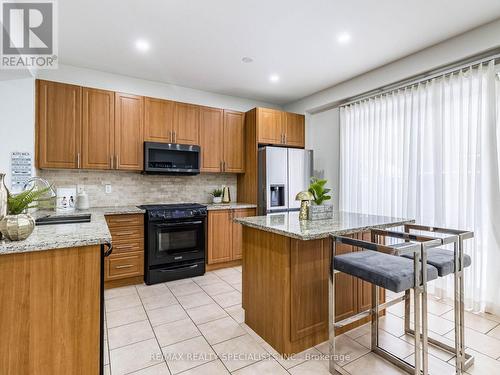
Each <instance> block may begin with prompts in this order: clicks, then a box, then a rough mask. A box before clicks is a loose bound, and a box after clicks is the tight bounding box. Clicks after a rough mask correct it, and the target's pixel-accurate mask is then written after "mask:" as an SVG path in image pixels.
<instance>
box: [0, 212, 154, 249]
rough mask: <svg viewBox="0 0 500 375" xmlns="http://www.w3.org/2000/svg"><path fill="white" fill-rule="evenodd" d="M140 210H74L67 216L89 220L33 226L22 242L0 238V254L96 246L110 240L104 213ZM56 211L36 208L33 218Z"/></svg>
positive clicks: (114, 213)
mask: <svg viewBox="0 0 500 375" xmlns="http://www.w3.org/2000/svg"><path fill="white" fill-rule="evenodd" d="M140 213H144V210H142V209H140V208H137V207H135V206H125V207H96V208H91V209H89V210H82V211H75V212H74V213H71V215H85V214H90V215H91V221H90V223H76V224H54V225H41V226H35V230H34V231H33V233H32V234H31V236H29V237H28V238H27V239H26V240H24V241H9V240H6V239H3V240H0V255H4V254H14V253H23V252H30V251H43V250H51V249H62V248H69V247H80V246H92V245H100V244H103V243H106V242H111V234H110V233H109V229H108V225H107V223H106V219H105V218H104V215H119V214H140ZM48 214H50V215H56V216H57V215H68V214H69V213H64V214H63V213H61V214H57V213H55V212H54V211H37V212H35V213H34V214H33V217H35V218H37V217H42V216H46V215H48Z"/></svg>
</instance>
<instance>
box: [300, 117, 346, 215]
mask: <svg viewBox="0 0 500 375" xmlns="http://www.w3.org/2000/svg"><path fill="white" fill-rule="evenodd" d="M306 148H308V149H313V150H314V174H315V176H317V177H323V178H326V179H327V180H328V185H327V186H328V187H329V188H332V189H333V196H332V199H333V204H334V207H335V208H338V207H339V165H340V163H339V156H340V155H339V150H340V124H339V109H338V108H334V109H331V110H329V111H324V112H321V113H316V114H308V115H306Z"/></svg>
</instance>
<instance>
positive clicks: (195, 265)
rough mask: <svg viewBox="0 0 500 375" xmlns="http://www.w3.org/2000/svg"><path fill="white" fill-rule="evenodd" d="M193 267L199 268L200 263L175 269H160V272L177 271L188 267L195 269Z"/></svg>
mask: <svg viewBox="0 0 500 375" xmlns="http://www.w3.org/2000/svg"><path fill="white" fill-rule="evenodd" d="M193 268H198V265H197V264H192V265H191V266H187V267H179V268H173V269H169V270H158V271H160V272H177V271H179V270H187V269H193Z"/></svg>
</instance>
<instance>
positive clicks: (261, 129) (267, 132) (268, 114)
mask: <svg viewBox="0 0 500 375" xmlns="http://www.w3.org/2000/svg"><path fill="white" fill-rule="evenodd" d="M257 140H258V143H264V144H274V145H281V144H283V143H284V142H283V116H282V112H281V111H278V110H275V109H269V108H257Z"/></svg>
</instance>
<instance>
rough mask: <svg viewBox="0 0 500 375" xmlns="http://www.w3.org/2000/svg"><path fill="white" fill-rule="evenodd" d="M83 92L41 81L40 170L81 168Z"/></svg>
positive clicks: (61, 84)
mask: <svg viewBox="0 0 500 375" xmlns="http://www.w3.org/2000/svg"><path fill="white" fill-rule="evenodd" d="M81 107H82V89H81V87H79V86H74V85H67V84H64V83H56V82H47V81H37V117H36V119H37V126H36V131H37V148H36V153H37V164H38V167H39V168H79V167H80V166H81V164H80V163H81V159H80V158H81V147H80V146H81V131H82V122H81Z"/></svg>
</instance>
